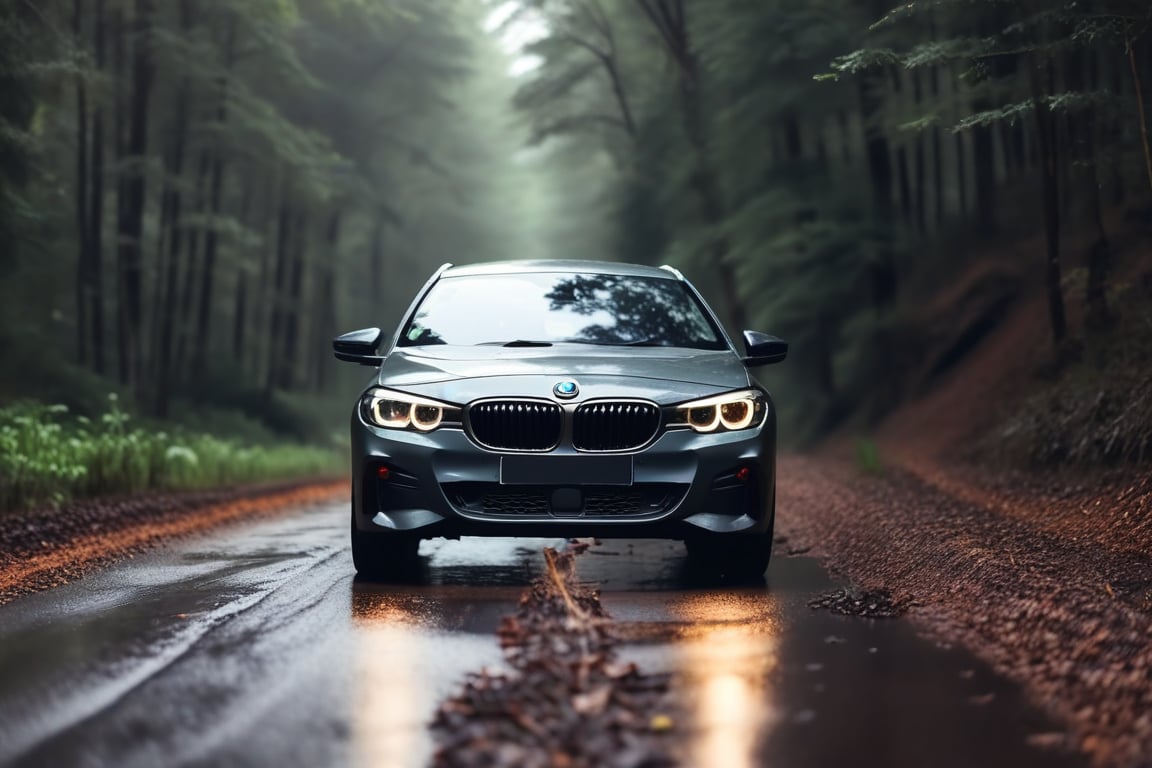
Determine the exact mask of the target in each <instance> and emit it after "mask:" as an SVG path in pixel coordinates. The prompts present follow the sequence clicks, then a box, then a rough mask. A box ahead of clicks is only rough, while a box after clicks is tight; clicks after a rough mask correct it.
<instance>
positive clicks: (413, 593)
mask: <svg viewBox="0 0 1152 768" xmlns="http://www.w3.org/2000/svg"><path fill="white" fill-rule="evenodd" d="M346 514H347V512H346V509H344V508H343V507H342V506H340V507H324V508H311V509H302V510H300V511H298V512H297V513H294V514H291V515H286V516H285V517H283V518H281V519H278V520H265V521H260V522H254V523H251V524H248V525H242V526H233V527H231V528H228V529H224V530H221V531H218V532H216V533H213V534H211V535H209V536H205V537H200V538H196V539H190V540H187V541H183V542H178V543H176V544H173V545H171V546H170V547H168V548H166V549H163V550H158V551H155V552H152V553H149V554H147V555H144V556H140V557H137V558H135V559H133V560H130V561H127V562H125V563H121V564H119V565H117V566H115V567H112V568H108V569H106V570H104V571H101V572H99V573H97V574H94V575H92V576H90V577H88V578H86V579H84V580H83V581H80V582H77V583H74V584H70V585H67V586H65V587H61V588H58V589H55V590H50V591H46V592H41V593H39V594H36V595H31V596H29V597H26V598H22V599H20V600H17V601H15V602H13V603H11V604H9V605H7V606H4V607H2V608H0V765H29V766H40V765H77V764H83V765H90V766H116V767H117V768H122V767H130V766H151V765H157V764H169V765H174V764H192V765H248V766H250V765H256V766H263V765H268V766H276V768H293V767H294V766H315V765H360V766H398V767H399V766H422V765H427V764H428V761H429V759H430V757H431V755H432V752H433V749H434V745H433V743H432V740H431V737H430V734H429V729H428V723H429V721H430V720H431V718H432V716H433V714H434V712H435V709H436V707H437V705H438V703H439V702H441V701H443V700H444V699H446V698H447V697H449V696H451V695H453V694H454V693H455V692H456V691H457V690H458V688H459V686H460V685H461V684H462V683H463V681H464V680H465V678H466V676H467V675H468V674H469V673H474V672H479V671H480V670H481V669H484V668H488V669H497V668H500V667H502V664H503V661H502V658H501V653H500V649H499V645H498V641H497V638H496V636H495V630H496V628H497V626H498V625H499V622H500V618H501V616H503V615H505V614H508V613H512V612H514V611H515V610H516V606H517V602H518V599H519V596H520V594H521V592H522V591H523V589H524V587H525V586H526V585H527V584H528V583H529V582H530V581H531V579H532V578H533V576H534V575H535V574H538V573H539V572H540V570H541V565H542V558H541V555H540V552H541V549H542V548H543V547H544V546H563V542H562V541H558V540H551V541H546V540H465V541H463V542H429V543H426V544H425V545H424V548H423V550H422V552H423V557H422V560H423V562H422V565H421V567H420V568H419V569H418V571H417V572H415V573H413V574H412V578H411V579H410V583H405V584H372V583H366V582H362V581H359V580H354V579H353V578H352V564H351V559H350V557H349V555H348V551H347V543H346V535H347V534H346ZM579 572H580V575H581V577H582V578H583V579H584V580H586V581H590V582H595V583H596V584H598V585H599V586H600V587H601V589H602V592H603V602H604V605H605V608H606V609H607V610H608V612H609V613H610V614H611V615H612V616H613V617H614V618H615V619H616V621H617V622H618V626H619V630H620V633H621V635H622V637H623V639H624V644H623V645H622V646H621V648H620V652H621V654H622V656H623V657H625V658H626V659H627V660H632V661H636V662H637V663H638V664H640V665H641V667H642V668H644V669H645V670H646V671H649V672H669V673H671V674H672V675H673V687H674V690H675V691H676V692H677V696H678V703H677V708H676V709H675V710H674V715H675V721H674V725H675V728H674V733H675V734H676V737H677V738H680V739H682V741H683V745H682V746H683V751H682V755H683V764H684V765H687V766H723V767H724V768H740V767H741V766H755V765H766V764H774V765H788V766H806V765H807V766H823V765H849V764H851V765H869V764H874V765H909V766H913V765H914V766H922V765H956V766H961V765H988V766H996V765H1013V766H1017V765H1036V764H1040V765H1072V764H1076V763H1075V761H1072V760H1070V759H1068V758H1066V757H1065V756H1062V755H1059V754H1056V753H1042V752H1038V751H1036V750H1035V749H1032V748H1031V747H1028V746H1027V745H1026V742H1025V739H1026V737H1027V736H1028V735H1029V734H1031V733H1035V732H1038V731H1043V730H1051V729H1052V726H1051V724H1049V723H1046V722H1045V721H1044V720H1043V719H1042V718H1040V717H1038V716H1037V715H1036V713H1035V712H1034V711H1033V710H1030V709H1029V708H1028V707H1027V705H1026V704H1025V703H1024V702H1023V701H1022V699H1021V697H1020V696H1019V694H1018V692H1017V691H1015V689H1013V688H1012V687H1011V686H1008V685H1007V684H1006V683H1004V682H1003V681H1001V680H999V679H997V678H996V677H995V676H993V675H992V674H991V673H990V672H989V671H988V670H987V669H986V668H985V667H983V666H982V665H980V664H979V663H978V662H976V661H975V660H974V659H972V658H971V657H969V656H967V655H966V654H964V653H963V652H961V651H958V650H947V651H946V650H941V649H939V648H937V647H936V646H934V645H933V644H932V643H929V642H926V641H924V640H921V639H919V638H917V637H916V636H915V634H914V633H913V632H911V630H910V628H909V626H908V625H907V623H906V622H904V621H894V622H871V621H865V620H861V619H851V618H844V617H836V616H830V615H828V614H826V613H817V612H813V611H811V610H810V609H809V608H808V607H807V605H806V603H807V600H808V599H809V598H810V597H812V596H813V595H815V594H818V593H819V592H820V591H822V590H824V589H827V588H829V587H830V586H831V582H830V581H829V579H828V577H827V574H826V573H825V571H824V570H823V569H822V568H821V567H820V566H819V565H818V564H817V563H816V562H815V561H813V560H811V559H807V558H788V557H779V558H777V559H776V560H774V561H773V564H772V566H771V568H770V569H769V572H768V578H767V582H766V583H764V584H759V585H752V586H733V585H728V584H722V583H721V584H715V583H712V584H710V583H703V582H700V581H699V580H698V579H696V578H694V577H693V576H692V574H691V573H689V572H688V571H686V569H685V567H684V557H683V548H682V546H681V545H680V544H678V543H676V542H663V541H643V542H606V543H604V545H603V546H599V547H594V548H593V549H591V550H589V551H588V552H587V553H586V554H585V555H583V556H582V557H581V558H580V560H579ZM973 702H978V703H976V704H974V703H973Z"/></svg>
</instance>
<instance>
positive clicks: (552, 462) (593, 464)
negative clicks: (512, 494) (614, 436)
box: [500, 456, 632, 485]
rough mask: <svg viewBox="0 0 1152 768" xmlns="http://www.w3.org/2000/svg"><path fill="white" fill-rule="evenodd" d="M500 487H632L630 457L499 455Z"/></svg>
mask: <svg viewBox="0 0 1152 768" xmlns="http://www.w3.org/2000/svg"><path fill="white" fill-rule="evenodd" d="M500 483H501V484H502V485H632V457H631V456H502V457H501V458H500Z"/></svg>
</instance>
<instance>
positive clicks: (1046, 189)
mask: <svg viewBox="0 0 1152 768" xmlns="http://www.w3.org/2000/svg"><path fill="white" fill-rule="evenodd" d="M1031 64H1032V65H1031V66H1030V67H1029V70H1030V80H1031V86H1032V105H1033V109H1034V111H1035V113H1036V138H1037V142H1038V144H1039V147H1040V160H1041V163H1040V168H1041V170H1040V173H1041V190H1042V192H1041V197H1042V199H1043V205H1044V235H1045V242H1046V248H1045V270H1044V278H1045V286H1046V289H1047V294H1048V321H1049V324H1050V325H1051V328H1052V341H1053V344H1054V345H1055V346H1056V347H1059V346H1060V345H1061V344H1062V343H1063V341H1064V338H1065V336H1066V335H1067V332H1068V328H1067V319H1066V317H1065V314H1064V290H1063V287H1062V286H1061V269H1060V186H1059V185H1060V168H1059V159H1060V158H1059V150H1058V148H1057V146H1056V132H1055V130H1054V126H1053V119H1052V113H1051V111H1050V110H1049V108H1048V102H1047V99H1046V96H1047V93H1048V90H1049V89H1048V88H1046V87H1045V86H1044V85H1042V84H1041V81H1040V72H1039V71H1037V70H1038V67H1040V66H1044V67H1045V70H1046V71H1045V80H1048V79H1049V77H1050V75H1049V73H1048V72H1047V64H1046V63H1045V64H1043V65H1041V64H1040V63H1038V62H1035V61H1033V62H1032V63H1031Z"/></svg>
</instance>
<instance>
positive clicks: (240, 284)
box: [232, 178, 256, 370]
mask: <svg viewBox="0 0 1152 768" xmlns="http://www.w3.org/2000/svg"><path fill="white" fill-rule="evenodd" d="M255 186H256V184H255V182H254V181H253V180H252V178H249V179H248V180H247V181H245V183H244V194H243V197H242V198H241V201H240V223H241V224H242V225H243V226H244V227H248V226H249V224H250V223H251V222H250V221H249V217H250V216H251V215H252V197H253V196H254V194H255V192H254V189H255ZM247 330H248V263H247V259H244V258H241V259H238V260H237V265H236V303H235V311H234V312H233V314H232V359H233V360H235V361H236V368H237V369H238V370H244V367H245V366H244V362H245V360H244V341H245V337H246V335H247V334H246V332H247Z"/></svg>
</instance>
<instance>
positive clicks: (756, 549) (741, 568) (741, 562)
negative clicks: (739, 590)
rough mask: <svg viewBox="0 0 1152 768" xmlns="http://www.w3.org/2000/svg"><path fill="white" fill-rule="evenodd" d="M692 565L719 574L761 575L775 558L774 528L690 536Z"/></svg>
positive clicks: (736, 576) (742, 578)
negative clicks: (761, 530) (763, 530)
mask: <svg viewBox="0 0 1152 768" xmlns="http://www.w3.org/2000/svg"><path fill="white" fill-rule="evenodd" d="M684 543H685V545H687V547H688V559H689V562H690V564H691V565H692V566H694V567H696V568H698V569H700V570H701V571H703V572H705V573H708V574H714V575H718V576H727V577H729V578H732V579H736V580H740V581H745V580H754V579H759V578H762V577H763V576H764V572H765V571H767V570H768V563H769V561H771V559H772V531H771V530H768V531H767V532H765V533H752V534H727V535H725V534H714V535H712V536H701V537H698V538H692V539H688V540H687V541H685V542H684Z"/></svg>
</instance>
